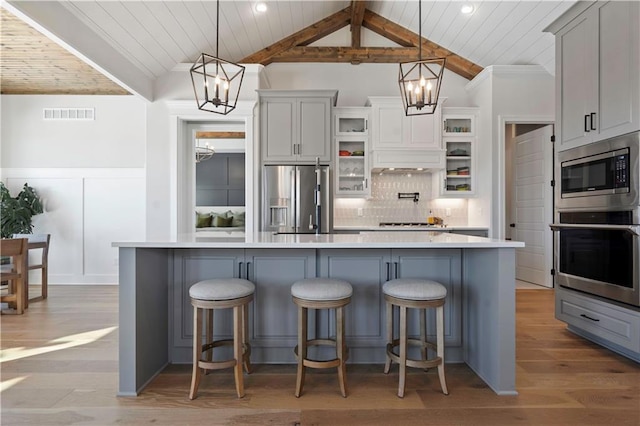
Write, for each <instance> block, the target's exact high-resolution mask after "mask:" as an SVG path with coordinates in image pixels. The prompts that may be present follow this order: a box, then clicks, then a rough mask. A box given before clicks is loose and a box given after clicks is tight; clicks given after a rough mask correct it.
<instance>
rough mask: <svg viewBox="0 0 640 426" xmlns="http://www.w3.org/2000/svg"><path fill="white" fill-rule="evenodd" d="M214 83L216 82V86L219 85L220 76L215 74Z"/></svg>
mask: <svg viewBox="0 0 640 426" xmlns="http://www.w3.org/2000/svg"><path fill="white" fill-rule="evenodd" d="M215 83H216V86H219V85H220V76H218V75H216V79H215Z"/></svg>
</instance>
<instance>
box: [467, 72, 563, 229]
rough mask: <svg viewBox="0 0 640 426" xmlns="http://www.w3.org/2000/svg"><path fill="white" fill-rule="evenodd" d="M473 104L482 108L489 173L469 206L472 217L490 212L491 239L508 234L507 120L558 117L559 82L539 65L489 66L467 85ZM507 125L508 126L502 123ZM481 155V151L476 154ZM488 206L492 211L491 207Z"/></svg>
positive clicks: (485, 161)
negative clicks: (556, 101)
mask: <svg viewBox="0 0 640 426" xmlns="http://www.w3.org/2000/svg"><path fill="white" fill-rule="evenodd" d="M467 89H468V90H469V94H470V96H471V99H472V102H473V103H474V104H476V105H477V106H479V107H480V132H481V138H482V140H483V141H484V142H483V144H486V143H489V144H490V146H489V145H484V147H485V149H484V150H482V151H483V152H481V153H480V155H479V157H478V160H480V163H478V164H481V165H482V167H484V168H486V169H485V170H490V179H489V178H488V176H489V174H488V173H482V170H481V173H482V179H481V182H480V183H479V185H478V187H479V190H480V191H481V193H480V198H479V199H476V200H473V201H470V203H469V225H473V223H472V218H473V217H474V216H475V217H484V215H485V214H486V210H490V226H491V233H490V236H492V237H494V238H502V237H503V234H504V223H505V218H504V202H505V201H504V200H505V196H504V155H505V150H504V128H503V129H500V126H501V124H500V123H501V120H502V121H503V122H504V119H505V117H510V116H514V117H515V116H517V117H533V118H536V117H537V118H539V120H537V121H538V122H544V121H546V120H544V119H543V118H547V117H554V114H555V79H554V77H553V76H552V75H551V74H549V73H548V72H547V71H546V70H545V69H544V68H543V67H541V66H537V65H509V66H507V65H504V66H503V65H501V66H491V67H487V68H485V69H484V71H482V72H481V73H480V74H479V75H478V76H476V78H475V79H474V80H473V81H471V82H470V83H469V85H467ZM502 126H504V124H502ZM476 152H477V151H476ZM487 207H488V208H487Z"/></svg>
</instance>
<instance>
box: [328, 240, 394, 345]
mask: <svg viewBox="0 0 640 426" xmlns="http://www.w3.org/2000/svg"><path fill="white" fill-rule="evenodd" d="M319 253H320V276H322V277H327V278H335V279H341V280H345V281H348V282H350V283H351V285H352V286H353V296H352V298H351V304H349V305H348V306H347V308H346V314H345V328H346V336H347V339H348V340H349V346H350V347H357V346H378V347H380V348H381V351H382V352H384V349H382V348H383V347H384V336H385V334H384V327H385V324H384V319H385V318H386V316H385V313H384V312H385V311H384V297H383V295H382V285H383V284H384V283H385V281H387V279H388V278H389V277H388V276H387V274H388V271H389V269H390V268H389V265H390V264H389V262H390V256H389V255H390V250H387V249H369V250H367V249H365V250H340V249H328V250H320V251H319ZM322 320H324V321H326V323H325V324H322V326H323V327H329V330H330V333H333V334H335V324H334V321H333V319H329V318H322Z"/></svg>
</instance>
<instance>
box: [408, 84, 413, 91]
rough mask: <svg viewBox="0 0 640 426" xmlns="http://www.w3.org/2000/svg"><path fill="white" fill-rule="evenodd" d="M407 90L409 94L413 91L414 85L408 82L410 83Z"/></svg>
mask: <svg viewBox="0 0 640 426" xmlns="http://www.w3.org/2000/svg"><path fill="white" fill-rule="evenodd" d="M407 90H408V91H409V92H410V91H412V90H413V83H411V82H408V83H407Z"/></svg>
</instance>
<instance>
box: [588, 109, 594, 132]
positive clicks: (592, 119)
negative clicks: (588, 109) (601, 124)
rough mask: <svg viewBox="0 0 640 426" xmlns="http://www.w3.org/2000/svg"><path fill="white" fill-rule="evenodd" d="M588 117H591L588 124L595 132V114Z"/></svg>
mask: <svg viewBox="0 0 640 426" xmlns="http://www.w3.org/2000/svg"><path fill="white" fill-rule="evenodd" d="M590 115H591V118H590V119H589V122H590V124H591V130H596V127H595V126H594V124H593V123H595V122H596V113H595V112H592V113H591V114H590Z"/></svg>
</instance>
